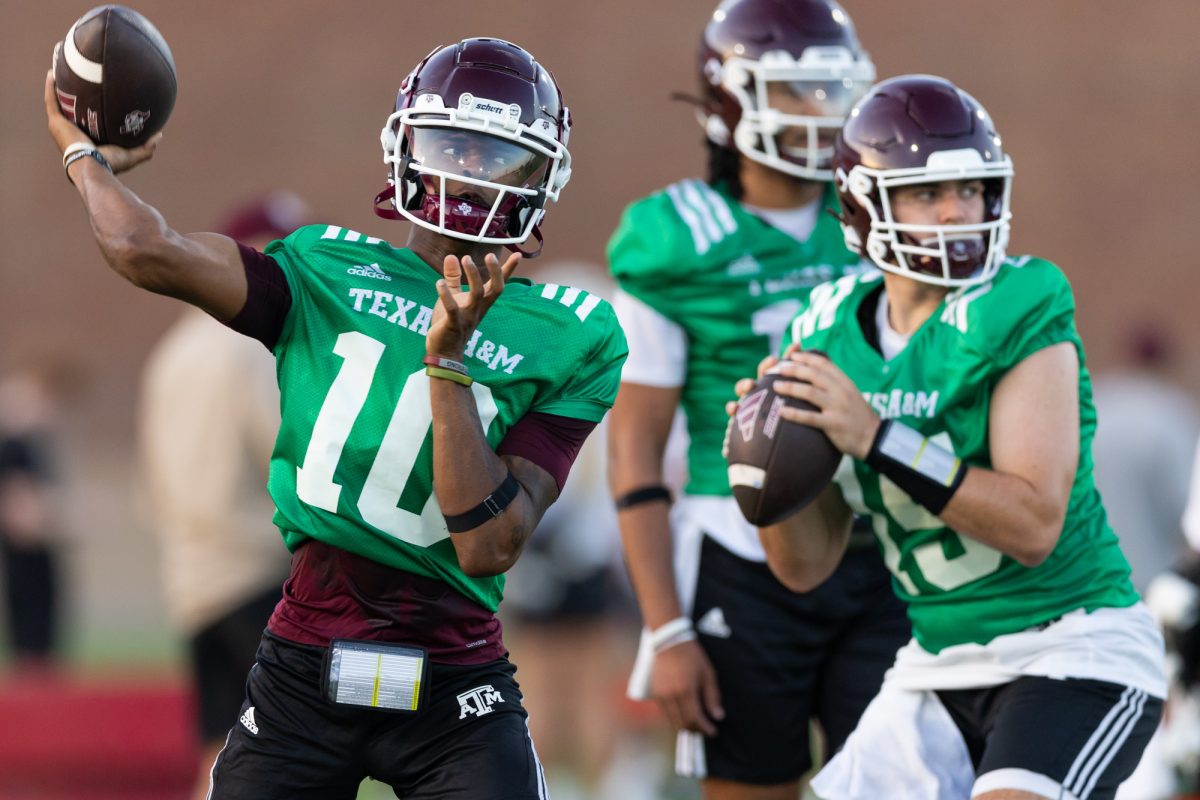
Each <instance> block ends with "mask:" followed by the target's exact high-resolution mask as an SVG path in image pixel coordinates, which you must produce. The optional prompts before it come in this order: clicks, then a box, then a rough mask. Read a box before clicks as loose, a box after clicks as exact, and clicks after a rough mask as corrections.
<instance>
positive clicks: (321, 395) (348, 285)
mask: <svg viewBox="0 0 1200 800" xmlns="http://www.w3.org/2000/svg"><path fill="white" fill-rule="evenodd" d="M266 252H267V254H268V255H270V256H271V257H272V258H274V259H275V260H276V261H277V262H278V263H279V265H280V266H281V267H282V268H283V272H284V274H285V275H286V276H287V281H288V285H289V287H290V288H291V294H292V307H291V310H290V312H289V313H288V316H287V319H286V320H285V322H284V325H283V331H282V334H281V335H280V338H279V342H278V344H277V345H276V347H275V355H276V358H277V361H278V366H277V369H278V374H279V385H280V387H281V390H282V409H281V410H282V417H283V422H282V425H281V427H280V430H279V437H278V439H277V441H276V443H275V451H274V454H273V455H272V458H271V472H270V480H269V484H268V488H269V490H270V493H271V497H272V498H273V499H274V501H275V505H276V508H277V512H276V515H275V522H276V524H277V525H278V526H279V528H280V530H281V531H282V532H283V536H284V540H285V542H286V543H287V546H288V548H289V549H292V550H294V549H295V548H296V547H297V546H298V545H299V544H300V543H301V542H303V541H304V540H305V539H307V538H309V537H311V538H314V539H319V540H321V541H323V542H325V543H327V544H330V545H333V546H335V547H340V548H342V549H344V550H348V551H350V552H353V553H357V554H359V555H362V556H365V557H367V558H371V559H373V560H375V561H378V562H380V563H383V564H386V565H388V566H391V567H395V568H397V569H402V570H405V571H408V572H412V573H415V574H417V575H423V576H426V577H431V578H436V579H439V580H442V581H445V582H446V583H448V584H449V585H451V586H452V587H454V588H455V589H457V590H458V591H459V592H462V593H463V594H465V595H466V596H468V597H470V598H472V599H473V600H475V601H476V602H478V603H480V604H481V605H483V606H485V607H487V608H489V609H491V610H495V609H496V607H497V605H498V604H499V602H500V597H501V594H502V592H503V587H504V580H503V577H502V576H497V577H492V578H470V577H468V576H466V575H465V574H463V572H462V570H460V569H459V567H458V559H457V557H456V555H455V551H454V546H453V544H452V543H451V541H450V539H449V534H448V533H447V530H446V523H445V520H444V519H443V517H442V513H441V509H440V508H439V507H438V503H437V499H436V497H435V496H434V493H433V437H432V414H431V411H430V400H429V381H430V380H431V379H430V378H429V377H428V376H427V375H426V374H425V367H424V365H423V364H422V362H421V360H422V358H424V356H425V335H426V334H427V333H428V331H429V324H430V322H431V320H432V318H433V307H434V304H435V303H437V302H438V296H437V290H436V287H435V282H436V280H437V279H438V278H439V277H440V276H439V275H438V273H437V272H436V271H434V270H433V269H432V268H431V267H429V266H428V265H426V264H425V263H424V262H423V261H421V259H419V258H418V257H417V256H416V255H415V254H414V253H412V252H411V251H409V250H403V249H397V248H394V247H392V246H391V245H389V244H388V243H387V242H384V241H382V240H380V239H376V238H372V237H367V236H363V235H362V234H359V233H356V232H354V231H348V230H345V229H342V228H338V227H334V226H328V227H326V226H324V225H320V226H317V225H313V226H309V227H305V228H301V229H300V230H298V231H296V232H295V233H293V234H292V235H291V236H289V237H288V238H287V239H285V240H283V241H278V242H273V243H272V244H271V245H270V246H269V247H268V248H267V251H266ZM625 353H626V348H625V338H624V335H623V334H622V333H621V329H620V327H619V325H618V324H617V321H616V317H615V315H614V314H613V312H612V308H611V307H610V306H609V305H608V303H607V302H605V301H603V300H601V299H600V298H599V297H597V296H595V295H592V294H588V293H587V292H583V291H580V290H579V289H574V288H570V287H566V286H558V285H555V284H546V285H532V284H530V283H529V282H528V281H525V280H523V279H519V278H514V279H513V280H512V281H510V282H509V283H508V285H507V286H506V287H505V289H504V293H503V294H502V295H501V296H500V298H499V300H497V302H496V304H495V305H494V306H492V308H491V310H490V311H488V314H487V316H486V317H484V319H483V322H482V323H481V324H480V326H479V329H478V330H477V331H476V332H475V334H474V336H473V337H472V339H471V341H470V343H469V344H468V345H467V348H466V357H465V359H464V360H465V363H466V365H467V367H468V368H469V370H470V373H471V377H472V378H474V380H475V383H474V384H473V385H472V386H471V392H472V393H473V394H474V397H475V404H476V406H477V408H478V410H479V417H480V419H481V421H482V423H483V427H484V430H485V431H486V434H487V440H488V443H489V444H491V446H492V447H493V448H494V447H496V445H497V444H499V442H500V440H501V439H503V438H504V434H505V433H506V432H507V431H508V430H509V428H511V427H512V425H513V424H514V423H515V422H517V420H519V419H520V418H521V417H523V416H524V415H525V414H526V413H528V412H530V411H537V412H542V413H546V414H555V415H558V416H563V417H575V418H578V419H584V420H589V421H593V422H598V421H600V419H601V418H602V417H603V416H604V414H605V412H606V411H607V410H608V408H609V407H611V405H612V403H613V400H614V399H615V397H616V393H617V387H618V383H619V380H620V373H621V364H622V362H623V361H624V359H625ZM480 488H481V489H487V490H490V489H492V488H493V487H491V486H487V487H480Z"/></svg>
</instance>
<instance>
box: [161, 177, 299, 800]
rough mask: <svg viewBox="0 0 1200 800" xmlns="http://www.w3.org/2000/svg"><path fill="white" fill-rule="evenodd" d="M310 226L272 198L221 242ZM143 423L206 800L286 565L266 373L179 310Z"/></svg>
mask: <svg viewBox="0 0 1200 800" xmlns="http://www.w3.org/2000/svg"><path fill="white" fill-rule="evenodd" d="M311 218H312V214H311V212H310V210H309V209H308V208H307V207H306V206H305V204H304V202H303V201H302V200H301V199H300V198H299V197H297V196H296V195H294V194H291V193H290V192H282V191H277V192H273V193H270V194H268V195H266V196H264V197H262V198H260V199H257V200H254V201H252V202H249V203H247V204H246V205H244V206H241V207H239V208H236V209H234V210H233V211H232V212H231V213H230V214H229V216H228V218H227V219H226V220H225V222H224V224H223V225H222V227H221V233H223V234H224V235H225V236H228V237H230V238H231V239H235V240H237V241H239V242H241V243H243V244H244V245H246V246H248V247H252V248H254V249H256V250H262V249H264V248H265V247H266V246H267V244H268V243H269V242H271V241H272V240H273V239H282V238H284V237H285V236H287V235H288V234H289V233H291V232H292V231H294V230H296V229H297V228H299V227H301V226H303V225H306V224H308V222H309V221H310V220H311ZM138 421H139V431H138V440H139V444H140V450H141V459H142V468H143V469H142V475H143V480H144V485H145V488H146V493H147V499H148V501H149V504H150V511H151V514H152V518H153V524H154V530H155V533H156V534H157V535H158V537H159V551H160V559H161V564H162V583H163V592H164V596H165V598H166V601H167V611H168V613H169V614H170V616H171V618H172V621H173V622H174V623H175V625H176V626H177V627H178V629H179V630H180V631H181V632H182V633H183V634H184V635H185V636H186V637H187V649H188V666H189V668H190V672H191V677H192V680H193V684H194V687H195V696H196V702H197V708H198V715H197V724H198V731H199V735H200V741H201V743H202V746H203V752H202V757H201V761H200V766H199V778H198V779H197V788H196V797H197V798H202V797H204V796H205V795H206V794H207V792H208V770H209V768H210V767H211V766H212V763H213V761H214V760H215V759H216V756H217V753H218V752H219V751H220V749H221V747H222V745H223V744H224V743H225V737H226V735H227V734H228V733H229V726H230V723H231V721H232V720H234V719H236V718H237V712H238V709H239V708H240V707H241V705H242V700H243V699H244V698H245V694H246V691H245V684H246V672H247V671H248V670H249V669H250V666H251V665H252V664H253V663H254V653H255V651H256V650H257V649H258V644H259V642H260V641H261V640H262V634H263V629H264V628H266V626H267V620H268V619H269V618H270V616H271V612H272V611H274V609H275V604H276V603H278V602H279V598H280V596H281V587H282V585H283V580H284V578H286V577H287V573H288V565H289V561H290V559H289V556H288V552H287V550H286V548H284V547H283V543H282V542H281V541H280V538H279V531H278V529H276V528H275V526H274V525H272V524H271V515H272V513H273V512H274V504H273V503H272V502H271V499H270V497H268V496H267V468H268V466H269V464H270V460H271V449H272V446H273V445H274V443H275V435H276V434H277V433H278V431H279V389H278V387H277V386H276V382H275V359H274V358H272V357H271V353H270V352H268V351H267V350H266V348H264V347H263V346H262V345H261V344H260V343H259V342H256V341H255V340H253V339H251V338H248V337H245V336H239V335H237V334H236V333H234V332H233V331H231V330H230V329H229V328H227V327H226V326H224V325H222V324H221V323H219V322H217V321H216V320H215V319H213V318H212V317H210V316H209V315H208V314H206V313H204V312H203V311H201V310H200V309H199V308H196V307H194V306H186V307H185V309H184V312H183V314H182V315H181V316H180V318H179V319H178V320H177V321H176V322H175V323H174V324H173V325H172V326H171V327H170V328H169V329H168V330H167V331H166V332H165V333H164V334H163V336H162V338H161V339H160V340H159V341H158V343H157V345H155V348H154V350H153V351H152V352H151V353H150V356H149V358H148V360H147V363H146V367H145V370H144V373H143V382H142V391H141V406H140V409H139V416H138Z"/></svg>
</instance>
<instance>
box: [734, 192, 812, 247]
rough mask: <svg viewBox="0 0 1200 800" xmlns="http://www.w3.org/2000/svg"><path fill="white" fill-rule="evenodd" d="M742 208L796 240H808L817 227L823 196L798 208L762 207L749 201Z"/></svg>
mask: <svg viewBox="0 0 1200 800" xmlns="http://www.w3.org/2000/svg"><path fill="white" fill-rule="evenodd" d="M742 208H744V209H746V210H747V211H749V212H750V213H751V214H753V215H754V216H756V217H759V218H760V219H762V220H764V221H765V222H766V223H767V224H768V225H770V226H771V227H773V228H778V229H779V230H781V231H783V232H784V233H786V234H787V235H788V236H791V237H792V238H793V239H795V240H796V241H798V242H806V241H808V237H810V236H812V232H813V230H814V229H815V228H816V227H817V216H818V215H819V214H820V213H821V198H820V197H818V198H817V199H816V200H813V201H812V202H810V203H805V204H804V205H802V206H797V207H796V208H760V207H758V206H752V205H750V204H749V203H742Z"/></svg>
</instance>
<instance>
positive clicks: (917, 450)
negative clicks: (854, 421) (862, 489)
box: [866, 419, 967, 514]
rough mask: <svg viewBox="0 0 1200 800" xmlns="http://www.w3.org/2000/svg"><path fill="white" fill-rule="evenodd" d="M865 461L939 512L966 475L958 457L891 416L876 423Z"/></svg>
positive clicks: (917, 499)
mask: <svg viewBox="0 0 1200 800" xmlns="http://www.w3.org/2000/svg"><path fill="white" fill-rule="evenodd" d="M866 462H867V466H869V467H871V468H872V469H874V470H875V471H876V472H878V473H879V474H880V475H883V476H885V477H887V478H890V479H891V480H892V482H893V483H895V484H896V485H897V486H899V487H900V488H901V489H903V490H904V491H905V492H906V493H907V494H908V496H909V497H911V498H912V499H913V500H914V501H915V502H917V503H919V504H920V505H922V506H924V507H925V508H927V509H929V511H931V512H933V513H934V514H940V513H942V509H944V508H945V507H946V504H947V503H949V502H950V498H951V497H953V496H954V493H955V492H956V491H958V487H959V486H960V485H962V482H963V478H964V477H965V476H966V474H967V465H966V464H964V463H962V460H961V459H960V458H958V456H956V455H954V454H953V453H951V452H950V451H948V450H946V449H945V448H942V447H939V446H938V445H936V444H934V443H933V442H931V441H929V440H928V439H926V438H925V437H924V436H922V435H921V434H920V433H918V432H917V431H915V430H913V429H912V428H910V427H908V426H907V425H904V424H902V423H899V422H896V421H895V420H894V419H889V420H884V422H883V424H882V425H880V426H879V431H878V432H877V433H876V434H875V441H873V442H872V443H871V450H870V452H868V453H867V458H866Z"/></svg>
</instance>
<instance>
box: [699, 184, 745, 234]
mask: <svg viewBox="0 0 1200 800" xmlns="http://www.w3.org/2000/svg"><path fill="white" fill-rule="evenodd" d="M698 185H699V186H700V194H702V195H704V198H705V199H706V200H707V201H708V204H709V205H710V206H712V209H713V211H714V212H715V213H716V215H717V222H719V223H721V228H722V229H723V230H724V231H725V233H726V234H730V233H733V232H734V231H736V230H737V227H738V226H737V222H736V221H735V220H734V218H733V213H732V212H731V211H730V210H729V203H727V202H726V201H725V198H724V197H722V196H721V195H720V194H719V193H718V192H717V191H716V190H714V189H713V188H712V187H711V186H709V185H708V184H707V183H700V184H698Z"/></svg>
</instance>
